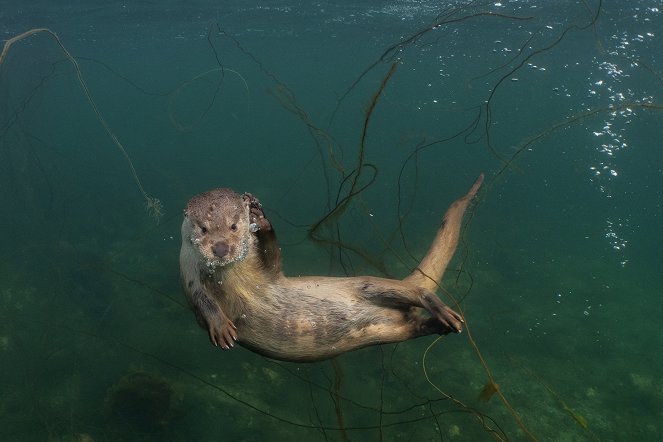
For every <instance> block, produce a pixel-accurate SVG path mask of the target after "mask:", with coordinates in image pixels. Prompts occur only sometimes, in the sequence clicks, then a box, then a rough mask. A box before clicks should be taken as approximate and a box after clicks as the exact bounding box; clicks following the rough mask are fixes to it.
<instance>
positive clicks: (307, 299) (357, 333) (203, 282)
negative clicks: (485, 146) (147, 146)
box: [180, 174, 483, 362]
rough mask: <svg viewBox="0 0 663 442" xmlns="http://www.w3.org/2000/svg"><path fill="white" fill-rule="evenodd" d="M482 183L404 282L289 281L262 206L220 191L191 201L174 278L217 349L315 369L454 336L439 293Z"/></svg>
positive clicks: (456, 326) (452, 318)
mask: <svg viewBox="0 0 663 442" xmlns="http://www.w3.org/2000/svg"><path fill="white" fill-rule="evenodd" d="M482 182H483V174H482V175H480V176H479V177H478V178H477V180H476V181H475V182H474V184H473V186H472V188H471V189H470V190H469V192H468V193H467V194H466V195H464V196H463V197H461V198H459V199H457V200H456V201H455V202H454V203H452V205H451V206H450V207H449V209H448V210H447V212H446V213H445V215H444V218H443V222H442V225H441V227H440V228H439V229H438V232H437V234H436V236H435V239H434V240H433V243H432V245H431V247H430V249H429V250H428V252H427V254H426V255H425V256H424V258H423V260H422V261H421V263H420V264H419V266H418V267H417V268H416V269H415V270H414V271H413V272H412V273H411V274H410V275H409V276H407V277H406V278H405V279H403V280H394V279H386V278H379V277H374V276H354V277H323V276H301V277H286V276H285V275H284V274H283V272H282V270H281V251H280V249H279V246H278V242H277V240H276V234H275V232H274V228H273V226H272V223H271V222H270V221H269V220H268V219H267V218H266V217H265V213H264V210H263V208H262V205H261V203H260V201H259V200H258V199H257V198H256V197H254V196H253V195H251V194H250V193H244V194H242V195H240V194H238V193H236V192H234V191H233V190H231V189H227V188H222V189H215V190H211V191H209V192H205V193H201V194H199V195H196V196H194V197H193V198H191V200H189V202H188V204H187V206H186V209H185V211H184V221H183V222H182V248H181V251H180V276H181V280H182V286H183V289H184V292H185V293H186V298H187V300H188V302H189V305H190V306H191V308H192V310H193V311H194V313H195V316H196V319H197V321H198V323H199V325H200V326H201V327H202V328H204V329H206V330H207V332H208V334H209V339H210V341H211V342H212V344H213V345H215V346H218V347H221V348H223V349H226V350H227V349H230V348H232V347H234V343H235V342H237V343H239V344H240V345H242V346H243V347H245V348H247V349H249V350H251V351H254V352H256V353H258V354H261V355H263V356H266V357H269V358H273V359H278V360H283V361H294V362H312V361H320V360H324V359H328V358H332V357H335V356H337V355H339V354H342V353H345V352H349V351H352V350H356V349H359V348H362V347H367V346H370V345H376V344H383V343H393V342H401V341H405V340H408V339H412V338H416V337H420V336H426V335H430V334H448V333H452V332H455V333H460V332H461V329H462V323H463V322H464V321H463V318H462V317H461V315H459V314H458V313H456V312H455V311H454V310H452V309H451V308H450V307H448V306H447V305H445V304H444V303H443V302H442V301H441V300H440V299H439V298H438V297H437V295H436V294H435V291H436V289H437V288H438V286H439V281H440V279H441V278H442V275H443V274H444V271H445V270H446V267H447V265H448V264H449V261H450V260H451V258H452V256H453V254H454V252H455V250H456V246H457V245H458V238H459V236H460V229H461V224H462V220H463V215H464V213H465V210H466V208H467V206H468V204H469V203H470V201H471V200H472V199H473V198H474V196H475V195H476V193H477V191H478V190H479V188H480V186H481V183H482Z"/></svg>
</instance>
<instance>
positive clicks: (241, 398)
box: [0, 0, 663, 441]
mask: <svg viewBox="0 0 663 442" xmlns="http://www.w3.org/2000/svg"><path fill="white" fill-rule="evenodd" d="M662 9H663V5H662V4H661V3H660V2H653V1H650V2H647V1H637V2H602V3H599V2H596V1H591V2H580V3H575V2H566V1H560V2H536V1H528V2H525V1H505V2H501V3H499V2H487V3H480V2H454V3H449V4H441V3H440V2H433V1H430V2H429V1H421V2H414V1H405V0H404V1H397V2H389V3H385V2H355V3H352V2H337V3H328V2H313V3H307V2H288V1H287V0H286V1H284V2H278V3H277V2H270V3H268V4H261V5H254V4H250V3H247V2H241V1H232V2H230V1H223V2H216V3H212V2H205V1H202V0H201V1H196V2H187V3H186V4H185V3H182V2H174V1H165V2H158V3H156V2H142V3H138V4H132V3H125V4H123V3H119V2H103V3H98V4H94V3H91V2H70V3H67V2H64V1H58V2H43V3H39V2H32V3H30V4H28V5H26V4H24V2H14V1H10V2H9V3H8V4H6V5H4V6H3V7H2V11H0V18H1V19H0V33H1V34H2V39H4V40H8V39H10V38H11V37H13V36H16V35H19V34H21V33H22V32H25V31H27V30H29V29H33V28H41V27H48V28H49V29H50V30H51V31H53V32H54V33H55V34H57V36H58V37H59V38H60V41H61V42H62V45H63V46H64V47H65V48H66V50H68V51H69V53H70V54H71V55H72V56H73V57H74V58H75V60H76V62H77V63H78V66H79V68H80V74H81V76H80V79H82V81H83V82H84V83H85V85H86V86H87V88H88V90H89V93H90V97H91V99H92V101H93V103H94V105H95V106H96V108H97V110H98V112H99V115H97V114H95V112H94V109H93V107H92V106H91V102H90V100H88V99H87V98H86V95H85V93H84V90H83V88H82V86H81V81H80V79H79V77H78V76H77V72H76V70H75V68H74V65H73V64H72V62H71V60H70V59H68V58H67V57H66V56H65V54H64V52H63V50H62V48H61V47H60V46H58V44H57V42H56V40H55V39H54V38H53V36H52V35H50V34H48V33H45V32H41V33H37V34H34V35H31V36H29V37H26V38H24V39H22V40H19V41H16V42H14V43H13V44H12V45H11V46H10V47H9V48H8V49H9V50H8V51H7V53H6V58H5V59H4V60H3V62H2V65H0V205H1V206H2V209H1V215H0V223H1V224H0V225H1V226H2V232H3V235H2V239H1V242H0V244H1V247H0V361H1V362H0V380H1V382H0V439H2V440H66V441H74V440H247V441H252V440H256V441H257V440H276V441H280V440H282V441H291V440H341V441H342V440H413V441H419V440H445V441H448V440H451V441H465V440H470V441H474V440H500V439H502V440H530V439H532V438H536V439H538V440H562V441H577V440H609V441H612V440H615V441H634V440H638V441H645V440H652V441H655V440H660V437H661V436H660V433H661V432H663V424H662V423H661V422H663V377H662V376H661V373H663V356H661V352H660V349H661V348H663V332H661V330H660V318H661V316H662V315H663V301H661V294H662V291H663V290H662V289H663V276H661V268H662V267H663V265H662V264H663V258H662V255H661V252H660V250H659V249H660V245H661V243H662V240H663V230H662V229H661V222H662V221H661V220H662V218H663V208H662V207H663V206H662V200H663V194H662V190H661V189H662V183H663V180H662V178H663V154H662V153H661V151H660V149H661V144H660V141H659V138H658V135H659V134H660V132H661V129H660V128H661V127H662V124H663V121H662V120H661V116H662V115H661V112H660V111H661V109H662V108H661V106H662V105H663V89H662V85H663V66H661V60H660V54H661V53H663V52H662V51H663V44H662V43H661V37H662V34H663V17H662V16H661V10H662ZM435 24H439V26H437V27H435V28H434V29H433V27H434V25H435ZM396 62H397V63H398V64H397V67H396V70H395V72H394V74H393V76H392V77H391V78H390V79H389V81H388V82H387V83H386V86H385V87H384V89H383V90H382V93H381V94H380V95H379V98H378V100H377V102H376V106H375V109H374V111H373V112H372V114H371V118H370V120H369V121H368V125H367V131H366V139H365V143H364V150H363V153H364V157H363V161H364V162H363V163H361V164H362V169H361V174H360V179H359V183H358V185H359V186H360V187H363V186H364V185H368V187H366V188H365V190H363V191H362V192H361V193H360V194H359V195H358V196H357V197H355V198H354V199H352V200H351V203H350V204H349V205H348V207H347V209H346V210H345V211H344V212H343V213H342V215H341V216H340V217H338V218H336V219H334V220H333V223H330V224H327V225H325V228H323V229H321V230H319V231H318V233H319V234H320V235H322V236H323V237H324V238H325V239H327V240H330V241H337V242H338V240H340V241H341V242H342V243H343V246H344V247H342V248H340V249H339V247H337V246H330V245H329V244H327V245H324V244H316V243H314V242H313V241H311V240H310V239H309V238H308V237H307V232H308V229H309V228H310V227H311V226H312V225H314V224H315V223H316V222H317V221H318V220H320V219H322V218H323V217H324V216H325V214H327V213H328V212H329V210H331V208H333V207H334V206H335V204H336V201H338V200H342V198H343V197H345V196H346V195H347V193H348V191H349V190H350V186H349V181H343V178H344V177H346V176H350V177H353V176H354V175H352V173H353V171H355V170H356V168H357V166H358V161H359V160H358V158H359V157H360V155H359V153H360V150H361V148H360V147H361V142H360V139H361V134H362V130H363V128H364V126H365V122H366V112H367V109H369V108H370V104H371V102H372V99H373V97H376V93H377V92H378V91H379V90H380V84H381V82H382V81H383V79H384V78H385V76H386V74H387V72H388V71H389V69H390V67H391V66H392V64H393V63H396ZM357 80H359V81H357ZM353 85H354V86H353ZM100 117H101V118H102V119H103V120H104V121H105V122H106V124H107V127H108V129H109V130H110V131H111V133H112V134H113V135H114V136H115V137H117V143H116V142H114V141H113V138H112V137H111V136H110V135H109V133H108V132H107V131H106V130H105V129H104V125H103V124H102V123H101V121H100ZM118 143H119V144H118ZM120 146H121V147H122V148H124V149H125V151H126V152H127V154H128V155H129V158H130V160H131V162H132V163H133V167H135V171H136V173H137V176H138V179H139V180H140V183H141V185H142V186H143V188H144V191H145V192H146V194H147V195H148V197H151V198H158V199H159V200H160V202H161V203H162V204H163V210H164V213H163V216H162V217H161V218H160V219H159V220H158V221H159V222H158V223H157V222H155V219H153V218H152V217H151V216H150V214H149V213H148V211H146V210H145V203H146V200H145V197H144V195H143V194H142V193H141V190H140V189H139V186H138V185H137V182H136V180H135V179H134V177H133V175H132V170H131V167H130V165H129V162H128V161H127V158H126V157H125V156H124V155H123V153H122V151H121V149H120ZM375 171H377V175H375ZM481 172H484V173H485V174H486V178H487V179H486V184H485V185H484V188H483V190H482V192H481V194H480V197H479V199H478V200H477V202H476V204H475V205H474V207H473V209H472V211H471V212H472V216H471V217H469V216H468V217H467V218H466V219H467V220H468V221H469V222H468V224H467V227H466V229H465V230H464V236H463V242H462V244H461V245H460V246H459V249H458V252H457V255H456V259H455V260H454V262H453V263H452V266H451V269H450V271H449V272H447V275H446V277H445V280H444V282H443V287H444V289H445V291H440V293H439V294H440V296H442V297H443V299H445V301H447V302H449V303H451V302H452V301H450V300H449V298H448V296H447V294H445V292H448V293H450V294H451V295H452V296H453V297H455V298H456V299H459V300H460V299H462V302H461V305H460V306H461V308H462V309H463V311H464V313H465V315H466V320H467V325H468V327H469V331H470V333H469V334H468V333H467V330H466V332H465V333H464V334H462V335H460V336H449V337H445V338H443V339H442V340H440V341H439V342H437V343H435V345H434V346H433V347H432V348H431V349H430V350H429V351H428V353H426V356H425V363H424V360H423V359H424V353H425V352H426V349H427V348H428V346H429V345H431V343H433V341H434V337H427V338H420V339H417V340H414V341H409V342H405V343H401V344H399V345H385V346H380V347H372V348H368V349H364V350H360V351H357V352H354V353H351V354H347V355H343V356H341V357H339V358H338V359H337V360H336V362H335V365H333V364H332V363H330V362H325V363H316V364H286V363H280V362H275V361H270V360H268V359H264V358H262V357H259V356H257V355H255V354H253V353H250V352H249V351H247V350H244V349H242V348H234V349H233V350H231V351H228V352H223V351H220V350H219V349H216V348H214V347H212V346H211V345H210V344H209V342H208V340H207V337H206V333H205V332H204V331H203V330H201V329H200V328H198V326H197V325H196V322H195V319H194V316H193V314H192V313H191V312H190V311H188V309H187V307H186V305H185V304H186V303H185V299H184V295H183V294H182V292H181V291H180V287H179V270H178V253H179V247H180V233H179V226H180V224H181V210H182V208H183V207H184V205H185V204H186V201H187V200H188V199H189V198H190V197H191V196H193V195H195V194H196V193H199V192H202V191H205V190H209V189H211V188H214V187H221V186H223V187H232V188H234V189H236V190H237V191H241V192H242V191H250V192H252V193H253V194H254V195H256V196H258V197H259V198H260V199H261V201H262V202H263V203H264V205H265V207H266V210H267V214H268V215H269V217H270V218H271V220H272V223H273V224H274V226H275V228H276V231H277V233H278V235H279V239H280V241H281V243H282V247H283V255H284V266H285V269H286V273H288V274H289V275H299V274H333V275H342V274H344V273H349V274H373V275H384V274H386V275H388V276H391V277H397V278H402V277H404V276H406V275H407V274H408V273H409V271H410V269H412V268H413V267H414V266H415V265H416V262H417V261H416V259H414V258H413V257H412V256H414V257H421V256H422V255H423V253H424V252H425V250H426V248H427V246H428V245H429V243H430V240H431V238H432V236H433V235H434V232H435V230H436V229H437V227H438V226H439V222H440V219H441V215H442V213H443V212H444V211H445V210H446V208H447V206H448V205H449V204H450V203H451V202H452V201H453V200H454V199H455V198H456V197H458V196H460V195H462V194H463V193H464V192H465V191H467V189H468V188H469V186H470V185H471V183H472V182H473V180H474V179H475V178H476V176H478V174H479V173H481ZM374 176H375V179H374V180H373V177H374ZM369 184H370V185H369ZM351 248H353V249H354V250H360V251H362V256H363V257H364V258H363V257H362V256H360V255H359V254H357V253H355V252H353V251H352V250H351ZM365 258H366V259H365ZM468 336H471V337H472V338H473V339H474V341H475V342H476V345H477V348H478V351H477V350H475V348H474V347H473V346H472V345H471V343H470V341H469V340H468ZM479 355H481V357H482V358H483V360H484V361H485V363H486V367H487V369H488V370H489V371H490V373H491V374H492V376H493V377H494V379H495V382H496V383H497V384H499V387H500V391H501V392H502V393H503V394H504V396H505V398H506V399H507V400H508V402H509V404H510V406H511V407H512V409H513V410H514V413H516V414H517V415H518V416H519V418H520V419H521V420H522V422H523V425H524V426H525V427H526V428H527V431H528V432H529V435H528V434H526V433H525V432H524V431H523V429H522V427H521V426H519V425H518V424H517V420H516V419H515V418H514V415H513V414H512V413H511V412H509V410H508V409H507V407H506V406H505V404H504V403H503V402H502V401H500V399H499V398H498V397H497V395H495V396H493V397H492V398H491V399H490V401H488V402H482V401H480V400H479V394H480V392H481V390H482V388H483V387H484V385H485V384H486V381H487V374H486V369H485V368H484V366H483V365H482V363H481V362H480V357H479ZM424 365H425V368H426V373H424V370H423V367H424ZM426 374H427V375H428V378H429V380H430V382H429V381H428V380H427V379H426ZM431 383H432V384H434V386H433V385H432V384H431ZM435 387H437V388H435ZM450 396H451V397H453V399H450Z"/></svg>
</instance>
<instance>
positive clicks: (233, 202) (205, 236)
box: [182, 189, 252, 271]
mask: <svg viewBox="0 0 663 442" xmlns="http://www.w3.org/2000/svg"><path fill="white" fill-rule="evenodd" d="M250 223H251V222H250V219H249V202H248V201H245V199H244V198H242V196H240V195H238V194H237V193H235V192H234V191H232V190H231V189H214V190H210V191H209V192H205V193H201V194H200V195H196V196H194V197H193V198H191V199H190V200H189V202H188V204H187V206H186V210H185V211H184V222H183V224H182V240H183V241H187V240H188V241H190V242H191V244H192V245H193V247H194V249H195V250H197V251H198V252H199V253H200V255H202V258H203V259H204V261H205V265H206V266H207V267H208V268H209V270H210V271H213V270H214V269H215V268H216V267H219V266H225V265H228V264H231V263H233V262H238V261H242V260H243V259H244V258H246V255H247V253H248V252H249V246H250V241H251V238H252V235H251V231H250V229H251V227H250Z"/></svg>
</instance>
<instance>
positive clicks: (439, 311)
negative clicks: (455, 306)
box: [423, 293, 465, 334]
mask: <svg viewBox="0 0 663 442" xmlns="http://www.w3.org/2000/svg"><path fill="white" fill-rule="evenodd" d="M423 303H424V307H425V308H426V310H428V312H429V313H430V314H431V316H433V317H435V318H436V319H437V320H438V321H439V322H440V325H441V326H443V327H445V328H446V329H447V331H446V333H441V334H447V333H451V332H454V333H460V332H461V331H462V329H463V322H465V321H464V320H463V317H462V316H461V315H459V314H458V313H456V312H455V311H454V310H452V309H451V307H449V306H448V305H446V304H445V303H444V302H442V301H441V300H440V298H438V297H437V295H435V294H434V293H426V294H425V295H424V296H423Z"/></svg>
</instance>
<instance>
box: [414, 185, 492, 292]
mask: <svg viewBox="0 0 663 442" xmlns="http://www.w3.org/2000/svg"><path fill="white" fill-rule="evenodd" d="M481 183H483V174H481V175H479V177H478V178H477V179H476V181H475V182H474V184H473V185H472V188H471V189H470V191H469V192H467V194H465V196H463V197H461V198H458V199H457V200H456V201H454V202H453V203H452V204H451V206H449V208H448V209H447V213H445V214H444V218H442V225H441V226H440V228H439V229H438V230H437V234H436V235H435V239H434V240H433V244H431V246H430V249H428V253H426V256H424V259H422V260H421V262H420V263H419V267H417V268H416V269H414V271H413V272H412V273H411V274H410V275H409V276H408V277H406V278H405V279H404V280H403V281H405V282H407V283H410V284H413V285H416V286H417V287H421V288H424V289H427V290H430V291H432V292H435V290H436V289H437V286H438V284H439V283H440V280H441V279H442V275H444V271H445V270H446V269H447V265H449V261H451V258H452V257H453V255H454V252H455V251H456V247H457V246H458V238H459V237H460V228H461V225H462V222H463V215H464V214H465V210H466V209H467V206H468V204H469V203H470V201H472V198H474V196H475V195H476V194H477V191H478V190H479V188H480V187H481Z"/></svg>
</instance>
